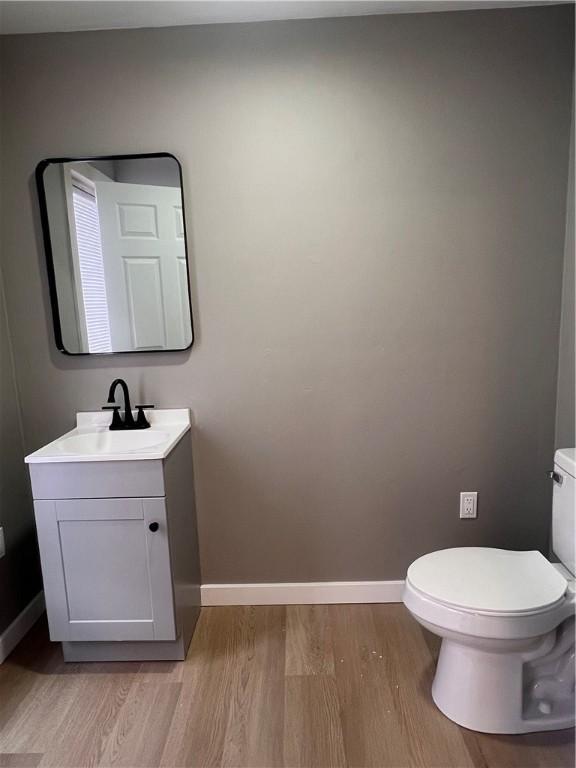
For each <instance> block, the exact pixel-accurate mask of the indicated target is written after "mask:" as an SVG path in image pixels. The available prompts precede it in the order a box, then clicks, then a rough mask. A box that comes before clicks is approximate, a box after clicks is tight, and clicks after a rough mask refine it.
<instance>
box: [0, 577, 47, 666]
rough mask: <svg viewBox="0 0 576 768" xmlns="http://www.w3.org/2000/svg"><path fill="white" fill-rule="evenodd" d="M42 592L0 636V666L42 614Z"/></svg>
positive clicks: (43, 607)
mask: <svg viewBox="0 0 576 768" xmlns="http://www.w3.org/2000/svg"><path fill="white" fill-rule="evenodd" d="M44 609H45V605H44V592H38V594H37V595H36V597H35V598H34V599H33V600H31V601H30V602H29V603H28V605H27V606H26V608H24V610H23V611H21V612H20V613H19V614H18V616H16V618H15V619H14V621H13V622H12V624H10V625H9V626H8V627H7V628H6V629H5V630H4V632H2V634H1V635H0V664H2V662H3V661H4V660H5V659H6V657H7V656H8V655H9V654H10V653H12V651H13V650H14V648H16V646H17V645H18V643H19V642H20V640H22V638H23V637H24V635H25V634H26V633H27V632H28V631H29V630H30V629H32V627H33V626H34V624H35V623H36V622H37V621H38V619H39V618H40V616H42V614H43V613H44Z"/></svg>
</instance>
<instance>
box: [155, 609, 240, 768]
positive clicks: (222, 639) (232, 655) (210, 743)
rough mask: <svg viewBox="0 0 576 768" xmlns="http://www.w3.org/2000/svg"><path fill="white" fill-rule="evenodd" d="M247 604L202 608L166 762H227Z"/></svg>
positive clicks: (169, 767) (204, 765)
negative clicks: (225, 755)
mask: <svg viewBox="0 0 576 768" xmlns="http://www.w3.org/2000/svg"><path fill="white" fill-rule="evenodd" d="M243 610H244V609H243V608H241V607H231V608H228V607H227V608H223V609H217V608H208V609H204V610H203V611H202V614H201V616H200V619H199V620H198V624H197V626H196V631H195V633H194V637H193V639H192V643H191V645H190V649H189V651H188V657H187V659H186V663H185V665H184V670H183V673H182V692H181V694H180V697H179V700H178V704H177V706H176V709H175V711H174V717H173V719H172V724H171V726H170V729H169V732H168V737H167V740H166V747H165V749H164V753H163V755H162V759H161V765H163V766H166V768H176V767H177V766H193V767H194V768H195V767H196V766H197V767H198V768H213V767H215V766H220V764H221V762H222V758H223V753H224V738H225V735H226V729H227V725H228V714H229V709H230V698H231V696H232V680H233V675H234V668H235V666H236V663H237V653H238V647H239V644H240V630H239V626H240V618H241V616H242V611H243Z"/></svg>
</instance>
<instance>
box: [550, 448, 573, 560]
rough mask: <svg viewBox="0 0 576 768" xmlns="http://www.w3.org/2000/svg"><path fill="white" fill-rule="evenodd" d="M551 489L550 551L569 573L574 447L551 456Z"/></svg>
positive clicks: (571, 556) (571, 551) (571, 555)
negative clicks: (552, 463) (553, 473)
mask: <svg viewBox="0 0 576 768" xmlns="http://www.w3.org/2000/svg"><path fill="white" fill-rule="evenodd" d="M554 472H555V473H556V476H555V477H554V481H553V482H554V490H553V495H552V550H553V552H554V554H555V555H556V557H557V558H558V560H560V562H561V563H562V565H564V567H565V568H567V569H568V570H569V571H570V573H572V574H574V573H575V572H576V567H575V564H574V558H575V552H574V550H575V547H576V544H575V541H574V533H575V532H574V526H575V522H576V509H575V508H574V504H575V501H576V499H575V487H576V480H575V478H576V448H562V449H560V450H559V451H556V453H555V455H554Z"/></svg>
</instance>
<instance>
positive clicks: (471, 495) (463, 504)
mask: <svg viewBox="0 0 576 768" xmlns="http://www.w3.org/2000/svg"><path fill="white" fill-rule="evenodd" d="M477 516H478V491H462V492H461V493H460V519H472V518H476V517H477Z"/></svg>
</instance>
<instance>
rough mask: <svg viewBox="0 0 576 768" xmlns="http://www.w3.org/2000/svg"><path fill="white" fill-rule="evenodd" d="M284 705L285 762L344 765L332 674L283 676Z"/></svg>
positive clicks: (312, 767) (325, 767) (299, 766)
mask: <svg viewBox="0 0 576 768" xmlns="http://www.w3.org/2000/svg"><path fill="white" fill-rule="evenodd" d="M285 706H286V716H285V722H284V763H285V765H287V766H291V767H292V768H341V767H342V768H343V767H344V766H346V765H347V763H346V755H345V752H344V738H343V735H342V721H341V719H340V705H339V699H338V688H337V686H336V680H335V679H334V677H332V676H328V675H302V676H290V677H287V678H286V705H285Z"/></svg>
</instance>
